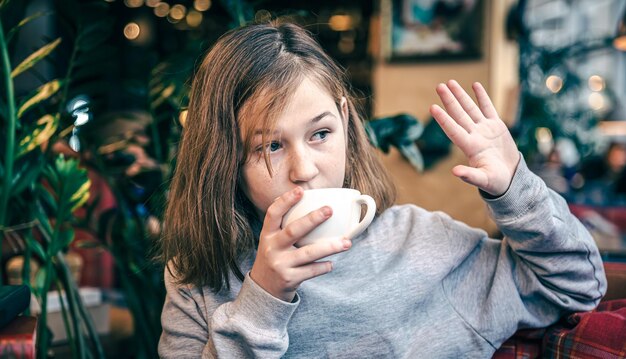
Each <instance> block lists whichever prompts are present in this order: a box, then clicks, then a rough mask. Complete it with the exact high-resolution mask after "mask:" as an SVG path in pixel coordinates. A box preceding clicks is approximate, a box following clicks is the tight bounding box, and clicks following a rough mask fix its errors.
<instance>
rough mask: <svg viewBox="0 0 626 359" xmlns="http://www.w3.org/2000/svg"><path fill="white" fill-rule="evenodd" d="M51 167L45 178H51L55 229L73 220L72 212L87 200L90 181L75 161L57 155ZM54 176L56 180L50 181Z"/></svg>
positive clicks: (83, 169) (85, 171) (84, 170)
mask: <svg viewBox="0 0 626 359" xmlns="http://www.w3.org/2000/svg"><path fill="white" fill-rule="evenodd" d="M53 166H54V167H53V168H51V169H50V170H49V171H47V172H46V177H47V178H51V179H50V181H49V183H50V184H51V186H50V187H51V188H50V192H51V194H52V196H53V197H54V198H55V199H56V207H57V209H58V210H57V211H56V213H54V215H55V216H56V220H57V226H56V228H61V226H62V225H63V224H64V223H65V222H68V221H70V220H71V219H72V218H73V215H72V212H74V211H75V210H76V209H77V208H78V207H80V206H82V205H83V204H84V203H85V202H86V201H87V200H88V199H89V187H90V186H91V181H90V180H89V177H88V176H87V170H86V169H85V168H81V167H79V162H78V160H76V159H72V158H70V159H65V157H63V156H62V155H59V156H58V157H57V158H56V160H55V161H54V165H53ZM48 172H49V173H48ZM54 176H56V177H57V178H56V179H52V177H54ZM57 234H60V233H57Z"/></svg>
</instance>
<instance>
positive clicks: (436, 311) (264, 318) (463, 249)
mask: <svg viewBox="0 0 626 359" xmlns="http://www.w3.org/2000/svg"><path fill="white" fill-rule="evenodd" d="M485 202H486V203H487V205H488V206H489V209H490V211H491V213H492V215H493V217H494V219H495V221H496V223H497V224H498V227H499V228H500V230H501V231H502V232H503V233H504V235H505V237H504V239H503V240H495V239H490V238H488V236H487V234H486V233H485V232H484V231H482V230H479V229H473V228H470V227H468V226H466V225H464V224H463V223H460V222H457V221H455V220H453V219H452V218H450V217H449V216H447V215H446V214H444V213H441V212H427V211H425V210H423V209H421V208H418V207H415V206H413V205H404V206H395V207H392V208H390V209H388V210H386V211H385V212H384V213H382V214H381V215H380V216H379V217H377V218H376V219H375V220H374V221H373V222H372V224H371V225H370V226H369V228H368V229H367V230H366V231H365V232H364V233H362V234H361V235H359V236H358V237H356V238H354V240H353V245H352V248H351V249H350V250H348V251H346V252H343V253H340V254H337V255H334V256H332V257H331V260H333V262H334V266H333V271H332V272H330V273H328V274H326V275H323V276H321V277H318V278H314V279H311V280H308V281H306V282H304V283H303V284H302V285H301V286H300V288H299V289H298V291H297V295H296V298H295V299H294V301H293V302H292V303H287V302H284V301H281V300H279V299H277V298H275V297H273V296H272V295H270V294H269V293H267V292H265V291H264V290H263V289H262V288H261V287H259V286H258V285H257V284H256V283H254V282H253V281H252V280H251V279H250V276H249V275H248V276H246V278H245V280H244V281H243V283H241V282H239V281H238V280H237V279H233V280H232V281H231V283H230V284H231V290H230V291H222V292H220V293H218V294H215V293H213V292H212V291H211V290H210V289H209V288H197V287H193V286H191V285H176V284H175V283H174V281H173V279H172V277H171V275H170V274H169V273H168V271H167V270H165V284H166V288H167V298H166V301H165V305H164V307H163V313H162V325H163V333H162V335H161V340H160V342H159V354H160V355H161V356H162V357H164V358H187V357H194V358H197V357H203V358H212V357H220V358H248V357H258V358H278V357H283V356H284V357H293V358H327V357H330V358H372V357H376V358H461V357H463V358H489V357H491V356H492V355H493V353H494V351H495V350H496V349H497V348H498V347H499V346H500V345H501V344H502V343H503V342H504V341H505V340H506V339H507V338H509V337H510V336H511V335H512V334H513V333H514V332H515V331H516V330H518V329H520V328H535V327H544V326H548V325H550V324H552V323H553V322H555V321H556V320H557V319H558V318H559V317H560V316H562V315H563V314H564V313H565V312H568V311H587V310H591V309H593V308H594V307H595V306H596V305H597V303H598V302H599V300H600V299H601V297H602V296H603V295H604V293H605V291H606V278H605V275H604V270H603V266H602V261H601V259H600V256H599V254H598V249H597V247H596V245H595V244H594V241H593V239H592V238H591V236H590V234H589V233H588V231H587V230H586V229H585V228H584V227H583V226H582V225H581V223H580V222H579V221H578V220H577V219H576V218H575V217H574V216H572V215H571V214H570V212H569V211H568V208H567V204H566V203H565V201H564V200H563V198H561V197H559V196H558V195H557V194H556V193H554V192H552V191H551V190H549V189H547V188H546V186H545V184H544V183H543V181H542V180H541V179H540V178H539V177H537V176H536V175H534V174H533V173H531V172H530V171H529V170H528V168H527V167H526V164H525V163H524V161H523V160H521V161H520V163H519V165H518V168H517V171H516V173H515V176H514V178H513V181H512V183H511V187H510V188H509V190H508V191H507V192H506V193H505V194H504V195H502V196H500V197H498V198H495V199H487V198H485ZM253 260H254V258H253V256H251V257H250V258H248V259H247V260H246V261H244V263H242V269H244V270H249V269H250V268H251V266H252V263H253ZM232 277H233V278H234V276H232Z"/></svg>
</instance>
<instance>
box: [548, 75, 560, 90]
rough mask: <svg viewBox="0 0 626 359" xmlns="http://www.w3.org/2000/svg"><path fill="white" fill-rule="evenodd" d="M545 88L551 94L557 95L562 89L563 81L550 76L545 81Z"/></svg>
mask: <svg viewBox="0 0 626 359" xmlns="http://www.w3.org/2000/svg"><path fill="white" fill-rule="evenodd" d="M546 87H547V88H548V89H549V90H550V91H552V93H557V92H559V91H561V89H562V88H563V79H562V78H560V77H558V76H557V75H550V76H548V78H547V79H546Z"/></svg>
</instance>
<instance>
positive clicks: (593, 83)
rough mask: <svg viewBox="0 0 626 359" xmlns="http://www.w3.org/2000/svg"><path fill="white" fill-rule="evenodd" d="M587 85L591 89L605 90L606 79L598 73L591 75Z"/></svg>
mask: <svg viewBox="0 0 626 359" xmlns="http://www.w3.org/2000/svg"><path fill="white" fill-rule="evenodd" d="M587 85H589V88H590V89H591V91H596V92H597V91H602V90H604V79H603V78H602V77H601V76H598V75H592V76H589V80H587Z"/></svg>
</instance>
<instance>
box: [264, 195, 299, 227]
mask: <svg viewBox="0 0 626 359" xmlns="http://www.w3.org/2000/svg"><path fill="white" fill-rule="evenodd" d="M302 194H303V190H302V188H301V187H296V188H294V189H292V190H291V191H288V192H285V193H283V194H282V195H281V196H280V197H278V198H277V199H276V200H274V203H272V204H271V205H270V206H269V208H268V209H267V211H266V212H265V219H264V220H263V228H264V229H266V230H269V231H272V232H274V231H279V230H280V227H281V224H282V222H283V216H284V215H285V214H286V213H287V212H288V211H289V210H290V209H291V207H293V206H294V205H295V204H296V203H298V201H299V200H300V199H301V198H302Z"/></svg>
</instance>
